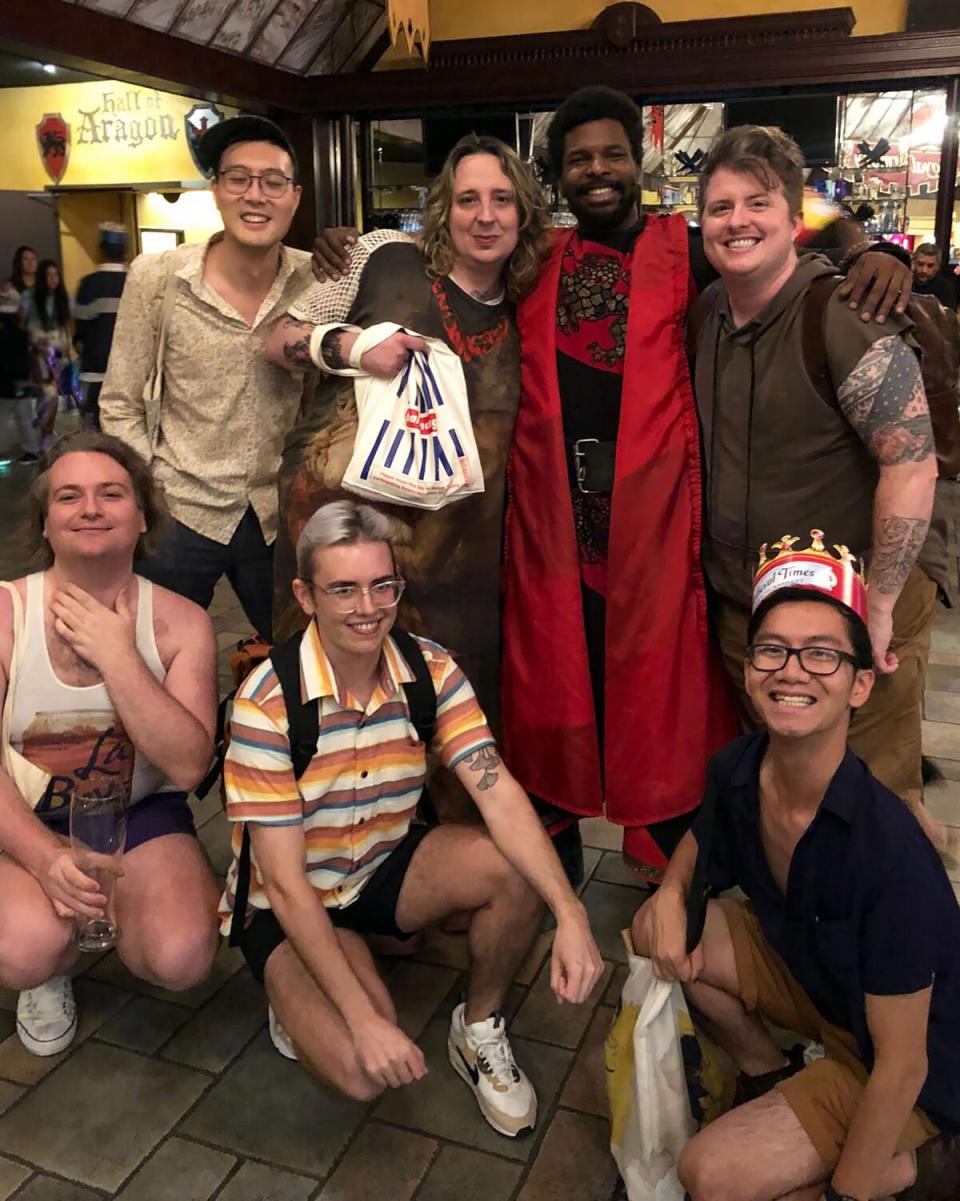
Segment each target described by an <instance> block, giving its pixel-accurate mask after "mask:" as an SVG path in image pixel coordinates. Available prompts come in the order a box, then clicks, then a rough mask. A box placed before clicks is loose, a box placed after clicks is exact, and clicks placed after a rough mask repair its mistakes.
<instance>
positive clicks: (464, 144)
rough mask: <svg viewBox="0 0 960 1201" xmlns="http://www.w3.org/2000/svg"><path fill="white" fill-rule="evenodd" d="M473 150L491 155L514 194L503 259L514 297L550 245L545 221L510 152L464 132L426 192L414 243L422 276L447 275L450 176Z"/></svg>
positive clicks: (527, 177)
mask: <svg viewBox="0 0 960 1201" xmlns="http://www.w3.org/2000/svg"><path fill="white" fill-rule="evenodd" d="M473 154H490V155H492V156H493V157H494V158H495V159H496V160H497V162H499V164H500V167H501V170H502V171H503V173H504V175H505V176H506V177H507V179H509V180H510V186H511V187H512V188H513V194H514V196H515V197H516V201H517V215H518V217H519V223H518V235H519V236H518V239H517V245H516V247H515V249H514V250H513V253H512V254H511V255H510V257H509V258H508V259H507V262H506V266H505V268H504V272H503V283H504V287H505V288H506V292H507V295H508V296H509V297H510V299H511V300H518V299H519V298H520V297H521V296H525V295H526V294H527V293H528V292H529V291H531V290H532V288H533V285H534V284H535V283H536V282H537V276H538V275H539V273H540V267H541V265H542V263H543V261H544V259H545V258H546V257H547V254H548V252H549V249H550V222H549V218H548V217H547V206H546V201H545V199H544V195H543V192H542V191H541V189H540V185H539V184H538V183H537V181H536V180H535V179H534V178H533V175H532V174H531V173H530V171H529V170H528V169H527V168H526V167H525V166H524V164H523V162H522V161H521V159H520V157H519V155H518V154H517V153H516V151H514V150H511V149H510V147H509V146H508V145H507V144H506V143H505V142H501V141H500V139H499V138H491V137H486V136H484V135H481V134H475V133H469V134H467V136H466V137H465V138H461V139H460V141H459V142H457V144H456V146H454V148H453V149H452V150H451V151H450V153H449V154H448V155H447V161H446V162H445V163H444V164H443V169H442V170H441V172H440V174H439V175H438V176H437V178H436V179H435V180H434V181H433V183H432V184H431V186H430V191H429V192H428V193H427V202H426V205H425V206H424V210H423V226H422V228H421V230H420V233H419V234H418V236H417V245H418V247H419V248H420V253H421V254H422V255H423V257H424V259H425V260H426V264H427V274H428V275H430V276H433V277H435V278H436V277H439V276H441V275H449V274H450V272H451V271H452V270H453V264H454V258H455V252H454V249H453V240H452V239H451V237H450V228H449V223H450V209H451V207H452V205H453V177H454V175H455V173H456V170H457V167H458V166H459V165H460V163H462V162H463V160H464V159H465V158H469V157H470V156H471V155H473Z"/></svg>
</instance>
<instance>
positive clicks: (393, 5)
mask: <svg viewBox="0 0 960 1201" xmlns="http://www.w3.org/2000/svg"><path fill="white" fill-rule="evenodd" d="M387 24H388V25H389V27H390V41H391V42H392V43H393V45H394V46H396V47H397V48H398V49H399V50H401V51H403V50H406V52H407V54H410V55H415V54H420V55H422V57H423V60H424V62H426V61H428V59H429V58H430V11H429V7H428V0H387Z"/></svg>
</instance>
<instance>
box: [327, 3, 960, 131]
mask: <svg viewBox="0 0 960 1201" xmlns="http://www.w3.org/2000/svg"><path fill="white" fill-rule="evenodd" d="M834 11H835V12H836V11H840V12H842V11H843V10H834ZM807 15H808V14H805V13H798V14H796V15H795V16H793V17H791V20H792V21H793V22H794V36H790V33H789V31H788V30H787V29H786V28H785V27H783V21H782V19H779V20H778V18H776V17H770V18H762V17H756V18H753V17H750V18H733V19H728V20H723V19H718V20H713V21H702V22H696V23H694V22H683V23H680V22H677V23H676V24H672V23H666V24H663V25H660V26H654V27H651V28H650V29H649V31H644V33H643V34H642V36H641V37H640V38H638V39H637V41H635V42H634V43H632V45H631V46H629V47H627V48H626V49H624V50H617V49H615V48H614V47H612V46H609V45H607V46H598V45H597V44H596V40H595V31H592V30H585V31H582V32H581V33H580V34H579V36H580V39H581V43H580V46H579V49H578V46H577V43H576V41H575V40H574V38H573V37H572V36H571V35H569V34H562V35H561V34H542V35H531V36H527V37H513V38H485V39H482V40H478V41H476V42H469V41H456V42H434V43H433V44H432V46H431V48H430V66H429V67H428V68H426V69H422V70H421V69H418V70H400V71H374V72H372V73H370V74H367V75H338V76H336V77H328V76H319V77H315V78H313V79H311V80H310V83H311V84H312V87H313V92H312V95H311V103H312V111H313V112H314V113H317V114H332V113H340V112H349V113H362V112H374V111H381V112H382V111H385V110H389V111H394V112H404V111H409V112H420V111H426V110H429V109H437V108H447V107H450V106H451V105H457V106H468V105H481V104H488V105H489V104H517V105H527V104H528V105H532V106H533V105H537V104H552V103H555V102H557V101H559V100H562V99H563V98H564V97H565V96H568V95H569V94H570V93H571V92H572V91H574V90H575V89H576V88H578V87H582V86H584V85H585V84H593V83H605V84H607V85H608V86H610V87H614V88H620V89H622V90H623V91H625V92H629V93H631V94H634V95H645V96H656V97H665V98H666V97H669V96H674V95H686V96H690V95H700V96H703V97H716V96H719V95H721V94H723V93H729V92H731V91H749V90H751V89H763V90H766V91H769V90H771V89H774V90H779V89H781V88H784V89H785V88H790V89H801V88H804V87H815V86H823V85H837V86H843V85H847V84H849V85H856V86H858V87H861V88H862V87H864V86H870V85H872V84H878V83H884V82H887V81H889V82H896V81H898V80H904V81H907V80H910V81H915V80H923V79H943V78H948V77H951V76H957V75H960V30H953V31H944V32H939V33H909V34H907V33H904V34H882V35H876V36H871V37H849V36H845V35H841V36H837V35H836V33H828V34H827V35H826V36H824V35H823V34H822V33H821V34H817V33H816V32H814V31H810V30H804V29H803V28H802V26H801V23H802V21H803V19H804V17H806V16H807ZM739 22H744V23H745V22H753V23H754V26H755V28H754V30H753V31H752V32H749V36H741V35H742V34H744V33H745V32H748V31H745V30H744V27H743V26H742V25H741V26H740V28H739V30H738V28H737V26H738V23H739ZM764 23H766V24H767V25H768V26H769V32H768V33H767V34H764V32H763V26H764ZM681 24H683V25H684V26H687V27H688V28H687V29H686V30H682V31H681V30H680V29H679V26H680V25H681ZM497 43H499V45H498V44H497Z"/></svg>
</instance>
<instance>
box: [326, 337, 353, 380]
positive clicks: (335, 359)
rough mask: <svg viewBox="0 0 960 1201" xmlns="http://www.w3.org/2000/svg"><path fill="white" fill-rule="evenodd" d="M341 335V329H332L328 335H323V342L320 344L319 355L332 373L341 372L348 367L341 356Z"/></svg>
mask: <svg viewBox="0 0 960 1201" xmlns="http://www.w3.org/2000/svg"><path fill="white" fill-rule="evenodd" d="M343 335H344V331H343V330H342V329H332V330H330V332H329V333H328V334H324V335H323V341H322V342H321V343H320V354H321V356H322V358H323V361H324V363H326V365H327V366H328V367H332V368H333V369H334V371H343V369H344V368H345V367H349V366H350V364H349V363H348V362H347V360H346V359H345V358H344V355H343Z"/></svg>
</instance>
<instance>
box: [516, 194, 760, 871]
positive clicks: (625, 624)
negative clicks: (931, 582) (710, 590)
mask: <svg viewBox="0 0 960 1201" xmlns="http://www.w3.org/2000/svg"><path fill="white" fill-rule="evenodd" d="M572 236H573V234H572V231H563V233H561V234H559V235H558V237H557V241H556V244H555V246H554V250H553V254H552V256H551V258H550V259H549V261H548V262H547V264H546V265H545V267H544V268H543V270H542V272H541V275H540V280H539V282H538V284H537V287H536V289H535V290H534V292H533V293H532V294H531V295H530V296H528V297H527V298H526V299H525V300H524V301H523V302H522V304H521V306H520V310H519V314H518V323H519V328H520V341H521V352H520V353H521V400H520V410H519V414H518V417H517V424H516V428H515V433H514V441H513V450H512V454H511V458H510V463H509V466H508V489H509V502H508V509H507V518H506V539H505V560H506V565H505V572H504V580H505V584H504V587H505V613H504V658H503V671H502V696H503V744H504V752H505V759H506V762H507V764H508V766H509V767H510V770H511V771H512V772H513V773H514V774H515V775H516V777H517V778H518V779H519V781H520V783H521V784H522V785H523V786H524V787H525V788H526V789H527V790H528V791H529V792H532V793H534V794H535V795H536V796H539V797H542V798H543V799H544V800H547V801H550V802H552V803H553V804H555V805H558V806H560V807H561V808H563V809H566V810H568V811H570V812H571V813H576V814H580V815H582V816H586V817H589V816H595V815H597V814H600V813H602V812H604V809H605V810H606V814H607V817H608V818H609V819H610V820H611V821H614V822H617V823H619V824H620V825H623V826H627V827H642V826H645V825H648V824H650V823H652V822H657V821H662V820H664V819H666V818H671V817H676V816H678V815H680V814H683V813H687V812H689V811H690V810H691V809H693V808H694V807H695V806H696V805H697V804H698V803H699V800H700V792H701V788H702V784H703V775H704V768H705V765H706V761H707V758H708V756H709V755H710V754H711V753H712V752H713V751H714V750H716V749H718V747H720V746H722V745H723V743H724V742H725V741H726V740H727V739H728V738H731V737H733V736H734V735H735V733H736V726H735V722H734V719H733V712H732V709H731V708H730V706H729V702H728V698H727V694H726V685H725V682H724V679H723V673H722V669H721V667H720V666H719V662H715V661H714V656H713V654H712V652H711V651H710V648H709V643H708V633H707V606H706V595H705V590H704V580H703V572H702V569H701V566H700V531H701V478H700V440H699V431H698V427H697V416H696V410H695V407H694V400H693V390H692V387H691V383H690V374H689V371H688V367H687V358H686V349H685V338H684V318H685V314H686V310H687V304H688V300H689V294H690V289H691V287H692V285H691V283H690V271H689V255H688V243H687V230H686V225H685V222H684V220H683V218H682V217H680V216H676V217H669V218H666V219H663V218H660V219H656V218H651V219H648V220H647V222H646V225H645V227H644V229H643V231H642V233H641V234H640V235H639V237H638V238H637V240H636V243H635V245H634V249H633V258H632V264H631V290H630V304H629V310H628V320H627V335H626V338H627V349H626V357H625V362H624V374H623V392H622V401H621V410H620V414H621V415H620V426H619V433H618V438H617V453H616V465H615V473H614V490H613V498H612V511H611V517H610V541H609V556H608V590H607V640H606V673H605V698H606V699H605V703H606V729H605V731H604V762H603V765H602V768H601V763H600V753H599V740H598V737H597V729H596V721H595V715H594V704H593V696H592V692H591V684H590V671H589V666H588V659H587V646H586V636H585V633H584V624H583V611H582V602H581V592H580V560H579V554H578V548H577V542H576V535H575V531H574V522H573V507H572V504H571V500H570V485H569V482H568V476H567V466H566V455H565V451H564V443H563V423H562V418H561V411H560V393H559V386H558V382H557V352H556V310H557V293H558V287H559V281H560V267H561V260H562V257H563V253H564V250H565V249H566V246H567V243H568V242H569V239H570V238H571V237H572ZM624 849H625V850H626V851H627V852H628V853H633V854H635V855H636V857H637V858H639V859H645V860H647V861H649V860H650V855H649V853H648V852H649V839H648V838H646V837H645V836H644V835H643V834H642V832H641V831H639V830H638V831H637V835H636V838H635V840H634V842H633V844H632V845H631V833H630V831H629V830H628V831H627V833H626V835H625V840H624Z"/></svg>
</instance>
